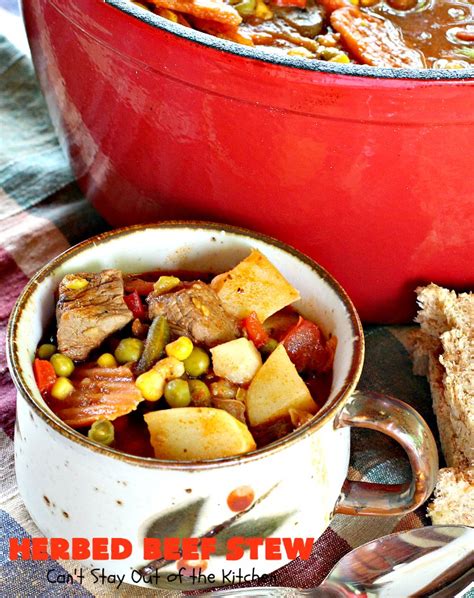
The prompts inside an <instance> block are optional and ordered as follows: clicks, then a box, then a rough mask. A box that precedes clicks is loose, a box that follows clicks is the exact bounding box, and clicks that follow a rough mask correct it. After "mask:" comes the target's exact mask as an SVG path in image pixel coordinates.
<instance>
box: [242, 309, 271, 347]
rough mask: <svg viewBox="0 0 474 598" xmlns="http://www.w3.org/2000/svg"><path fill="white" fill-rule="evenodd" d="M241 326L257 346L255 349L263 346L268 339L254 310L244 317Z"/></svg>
mask: <svg viewBox="0 0 474 598" xmlns="http://www.w3.org/2000/svg"><path fill="white" fill-rule="evenodd" d="M243 326H244V328H245V330H246V331H247V335H248V337H249V339H250V340H251V341H252V342H253V344H254V345H255V346H256V347H257V349H259V348H260V347H263V345H264V344H265V343H267V342H268V340H269V339H270V337H269V336H268V334H267V332H266V330H265V328H264V327H263V325H262V323H261V322H260V320H259V319H258V316H257V314H256V313H255V312H254V311H253V312H252V313H251V314H250V315H248V316H247V317H246V318H245V319H244V321H243Z"/></svg>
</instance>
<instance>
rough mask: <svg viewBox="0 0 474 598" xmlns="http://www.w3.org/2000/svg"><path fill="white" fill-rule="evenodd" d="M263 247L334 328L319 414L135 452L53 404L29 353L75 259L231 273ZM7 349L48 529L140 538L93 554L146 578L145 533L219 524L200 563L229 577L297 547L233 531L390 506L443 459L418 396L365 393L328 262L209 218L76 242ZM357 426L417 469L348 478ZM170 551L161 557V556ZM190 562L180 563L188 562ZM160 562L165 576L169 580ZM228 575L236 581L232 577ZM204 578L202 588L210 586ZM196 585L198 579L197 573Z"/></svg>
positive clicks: (19, 457) (44, 276)
mask: <svg viewBox="0 0 474 598" xmlns="http://www.w3.org/2000/svg"><path fill="white" fill-rule="evenodd" d="M251 248H257V249H259V250H260V251H261V252H262V253H263V254H265V255H266V256H267V257H268V258H269V259H270V261H271V262H272V263H273V264H275V265H276V267H277V268H278V269H279V270H280V271H281V272H282V274H283V275H284V276H285V277H286V278H287V279H288V280H289V282H290V283H292V284H293V285H294V286H295V287H296V288H297V289H298V290H299V291H300V293H301V297H302V298H301V300H300V301H298V302H297V304H295V307H296V308H297V309H298V311H299V312H300V313H301V314H302V315H303V316H305V317H307V318H309V319H311V320H314V321H316V322H317V323H318V325H320V326H321V327H322V329H323V331H324V332H325V333H328V332H331V333H332V334H334V335H336V336H337V339H338V345H337V350H336V355H335V360H334V372H333V384H332V389H331V393H330V396H329V398H328V400H327V402H326V404H325V405H324V407H323V408H322V409H321V410H320V412H319V413H318V414H317V415H316V417H314V418H313V420H312V421H311V422H309V423H308V424H306V425H304V426H303V427H301V428H299V429H298V430H296V431H295V432H293V433H292V434H290V435H288V436H287V437H285V438H282V439H280V440H278V441H277V442H274V443H273V444H271V445H269V446H267V447H265V448H263V449H260V450H257V451H255V452H253V453H249V454H245V455H241V456H237V457H232V458H225V459H217V460H214V461H207V462H205V461H204V462H170V461H159V460H156V459H147V458H142V457H136V456H130V455H126V454H123V453H120V452H118V451H115V450H114V449H112V448H108V447H104V446H101V445H99V444H96V443H94V442H92V441H90V440H89V439H88V438H86V437H85V436H83V435H81V434H80V433H78V432H76V431H74V430H72V429H71V428H69V427H68V426H67V425H65V424H64V423H63V422H62V421H61V420H59V419H58V417H56V416H55V415H54V414H53V413H52V412H51V411H50V410H49V408H48V407H47V406H46V404H45V402H44V400H43V398H42V397H41V395H40V393H39V391H38V389H37V387H36V384H35V380H34V376H33V371H32V360H33V357H34V354H35V349H36V346H37V344H38V342H39V340H40V339H41V336H42V334H43V330H44V328H45V326H46V325H47V324H48V323H49V322H50V321H51V319H52V318H53V314H54V291H55V289H56V288H57V285H58V283H59V281H60V280H61V278H62V277H63V276H64V275H65V274H67V273H71V272H80V271H100V270H102V269H104V268H111V267H112V268H119V269H121V270H123V271H125V272H144V271H147V270H157V269H159V270H163V271H166V270H168V271H169V270H195V271H198V272H222V271H225V270H227V269H229V268H231V267H233V266H234V265H235V264H236V263H238V262H239V261H240V260H241V259H242V258H244V257H246V256H247V255H248V253H249V251H250V249H251ZM8 357H9V365H10V370H11V373H12V377H13V379H14V381H15V384H16V386H17V388H18V413H17V422H16V435H15V453H16V473H17V478H18V486H19V489H20V493H21V495H22V497H23V499H24V502H25V504H26V507H27V508H28V510H29V512H30V514H31V516H32V518H33V520H34V521H35V523H36V524H37V525H38V527H39V528H40V530H41V531H42V532H43V534H44V535H45V536H46V537H61V538H67V539H71V538H73V537H82V538H84V537H85V538H93V537H108V538H112V537H120V538H127V539H129V540H130V541H131V542H132V544H133V552H132V554H131V556H130V557H129V558H127V559H125V560H111V561H93V560H88V561H87V562H86V563H85V564H87V565H93V566H96V567H101V568H102V567H103V568H104V569H105V571H106V572H107V573H114V574H125V575H126V580H128V581H131V582H133V583H142V584H143V585H146V584H144V582H143V581H142V582H140V581H138V575H137V574H134V577H133V578H132V577H131V575H132V570H139V569H140V568H141V567H143V566H144V565H145V564H146V561H145V560H144V558H143V538H144V537H154V536H159V537H173V536H182V537H199V538H202V537H203V536H206V534H207V536H215V537H216V539H217V541H218V545H219V546H220V547H219V549H218V553H219V554H213V555H212V556H211V557H210V558H209V559H208V561H206V563H203V568H204V567H206V571H205V573H206V574H209V573H212V572H214V573H215V574H216V576H217V579H218V580H219V577H221V571H222V570H223V569H225V570H229V569H232V568H234V569H236V568H238V569H239V570H240V571H241V572H242V573H250V572H251V571H252V569H254V570H255V571H256V572H257V574H258V575H262V574H264V573H269V572H271V571H272V570H274V569H276V568H278V567H281V566H282V565H284V564H285V563H286V562H287V561H288V559H285V558H282V559H281V560H267V559H265V558H264V557H261V558H259V559H258V560H257V561H255V560H251V559H250V558H249V555H248V553H245V555H244V556H243V557H242V558H241V559H240V560H238V561H234V562H229V561H226V560H225V558H224V556H223V553H224V552H225V551H224V550H223V549H222V545H224V544H225V542H224V540H225V539H229V538H231V537H236V536H251V537H255V536H257V537H260V536H262V537H267V536H272V537H278V538H295V537H301V538H314V539H316V538H318V537H319V536H320V535H321V534H322V533H323V531H324V530H325V529H326V528H327V526H328V525H329V523H330V520H331V517H332V515H333V513H334V512H342V513H346V514H372V515H373V514H376V515H385V514H387V515H394V514H400V513H404V512H408V511H410V510H413V509H415V508H416V507H417V506H419V505H420V504H421V503H423V502H424V501H425V500H426V499H427V497H428V496H429V495H430V493H431V492H432V489H433V486H434V480H435V477H436V471H437V451H436V446H435V443H434V439H433V437H432V435H431V433H430V431H429V429H428V427H427V425H426V424H425V422H424V421H423V420H422V419H421V417H420V416H419V415H418V414H417V413H416V412H415V411H414V410H413V409H411V408H410V407H409V406H408V405H406V404H404V403H402V402H400V401H397V400H395V399H389V398H387V397H383V396H380V395H367V394H365V395H363V394H360V393H355V394H354V391H355V388H356V385H357V382H358V379H359V376H360V373H361V369H362V364H363V357H364V339H363V333H362V328H361V324H360V321H359V318H358V316H357V313H356V311H355V309H354V306H353V305H352V303H351V301H350V299H349V298H348V297H347V295H346V293H345V292H344V290H343V289H342V288H341V287H340V286H339V284H338V283H337V282H336V281H335V280H334V279H333V278H332V277H331V276H330V275H329V274H328V273H327V272H326V271H325V270H324V269H323V268H321V267H320V266H318V265H317V264H316V263H314V262H313V261H312V260H310V259H309V258H307V257H305V256H303V255H302V254H301V253H299V252H297V251H296V250H294V249H292V248H290V247H288V246H286V245H284V244H282V243H279V242H278V241H275V240H273V239H270V238H268V237H265V236H263V235H260V234H257V233H253V232H250V231H245V230H242V229H238V228H234V227H230V226H226V225H214V224H207V223H192V222H171V223H162V224H157V225H144V226H138V227H129V228H126V229H122V230H118V231H112V232H110V233H105V234H102V235H99V236H97V237H95V238H93V239H90V240H88V241H85V242H83V243H80V244H79V245H77V246H75V247H72V248H71V249H69V250H68V251H66V252H65V253H63V254H62V255H60V256H59V257H57V258H56V259H54V260H53V261H52V262H50V263H49V264H48V265H46V266H45V267H44V268H43V269H42V270H40V271H39V272H38V273H37V274H36V276H35V277H34V278H33V279H32V280H31V281H30V282H29V284H28V285H27V287H26V288H25V290H24V291H23V293H22V295H21V297H20V298H19V300H18V302H17V304H16V306H15V308H14V310H13V312H12V315H11V320H10V325H9V333H8ZM350 426H361V427H367V428H373V429H375V430H379V431H382V432H384V433H386V434H389V435H390V436H392V437H394V438H395V439H396V440H398V442H400V444H401V445H402V446H403V447H404V449H405V450H406V452H407V453H408V456H409V459H410V462H411V466H412V470H413V479H412V481H411V483H407V484H404V485H397V486H378V485H374V484H364V483H362V482H350V481H348V480H346V476H347V471H348V464H349V456H350ZM242 487H246V490H248V493H249V496H250V500H251V504H250V505H249V506H248V508H247V509H246V510H244V511H242V512H241V513H238V514H236V513H235V512H233V511H232V510H231V509H230V508H229V505H228V498H229V495H230V494H231V493H232V492H234V491H235V490H236V489H239V488H242ZM161 564H162V563H161ZM180 564H182V563H180ZM176 569H177V564H176V563H175V562H171V563H167V564H166V565H165V567H164V568H163V569H162V570H161V571H162V576H161V580H159V581H158V585H159V586H162V587H167V588H170V587H175V588H176V589H185V588H186V587H189V585H186V582H184V583H179V582H178V580H177V581H176V583H175V584H174V585H173V584H170V583H169V582H168V581H166V572H173V571H176ZM221 581H224V582H225V581H226V580H225V579H224V580H222V579H221ZM206 585H212V584H202V585H200V586H199V587H206ZM194 587H195V586H194Z"/></svg>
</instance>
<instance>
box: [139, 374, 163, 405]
mask: <svg viewBox="0 0 474 598" xmlns="http://www.w3.org/2000/svg"><path fill="white" fill-rule="evenodd" d="M135 386H136V387H137V388H138V390H139V391H140V392H141V393H142V397H143V398H144V399H146V400H147V401H157V400H158V399H160V398H161V397H162V396H163V391H164V389H165V378H164V377H163V376H162V375H161V374H160V373H159V372H157V371H156V370H149V371H148V372H145V373H144V374H141V375H140V376H138V378H137V379H136V381H135Z"/></svg>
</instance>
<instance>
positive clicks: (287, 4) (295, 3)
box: [272, 0, 306, 8]
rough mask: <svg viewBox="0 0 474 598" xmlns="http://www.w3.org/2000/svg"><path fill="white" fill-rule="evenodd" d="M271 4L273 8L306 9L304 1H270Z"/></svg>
mask: <svg viewBox="0 0 474 598" xmlns="http://www.w3.org/2000/svg"><path fill="white" fill-rule="evenodd" d="M272 4H274V5H275V6H283V7H287V8H290V7H291V6H297V7H298V8H306V0H272Z"/></svg>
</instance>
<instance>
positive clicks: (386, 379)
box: [0, 0, 436, 598]
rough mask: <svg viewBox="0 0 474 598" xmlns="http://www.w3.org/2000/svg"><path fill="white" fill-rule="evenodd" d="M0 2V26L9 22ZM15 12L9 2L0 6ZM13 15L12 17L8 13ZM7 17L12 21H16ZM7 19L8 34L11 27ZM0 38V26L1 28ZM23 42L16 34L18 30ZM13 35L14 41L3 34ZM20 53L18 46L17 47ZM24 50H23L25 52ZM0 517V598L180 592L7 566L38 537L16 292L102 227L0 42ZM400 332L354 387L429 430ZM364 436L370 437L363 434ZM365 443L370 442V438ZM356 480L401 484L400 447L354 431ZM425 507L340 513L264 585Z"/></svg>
mask: <svg viewBox="0 0 474 598" xmlns="http://www.w3.org/2000/svg"><path fill="white" fill-rule="evenodd" d="M1 6H2V2H0V24H1V23H5V22H6V17H5V18H4V16H5V15H6V13H5V11H4V12H3V13H2V9H1ZM3 6H4V8H5V7H6V8H7V9H9V10H10V11H12V12H15V9H16V8H15V7H16V5H15V4H14V3H12V2H7V0H3ZM10 16H11V15H10ZM13 19H14V18H13ZM12 22H13V21H9V34H11V31H12V28H11V23H12ZM0 32H1V25H0ZM16 33H17V36H16V37H17V38H18V39H19V40H20V41H19V42H18V43H19V45H22V44H23V41H21V31H16ZM10 37H11V35H10ZM23 48H25V46H24V45H23ZM26 52H27V50H26ZM0 131H1V133H0V214H1V219H0V285H1V289H2V290H1V293H0V385H1V392H0V401H1V402H0V406H1V407H0V468H1V471H0V479H1V481H2V482H1V483H2V487H1V492H0V518H1V528H2V542H1V549H0V554H1V560H0V596H5V597H11V596H19V597H22V598H24V597H28V598H29V597H36V596H42V597H43V596H104V597H108V596H133V597H140V596H142V595H143V596H145V595H146V596H149V595H150V592H151V593H155V592H156V594H159V595H160V596H166V595H176V594H177V592H165V591H159V590H156V591H153V590H147V589H141V588H137V587H132V586H126V587H124V586H122V588H120V590H117V589H116V588H115V586H108V585H101V586H97V585H94V584H93V583H92V582H93V579H89V580H88V578H87V576H86V579H85V580H84V581H83V583H82V585H81V584H79V583H77V582H76V583H74V584H71V585H61V586H60V585H55V584H51V583H49V582H48V581H47V579H46V573H47V571H48V570H50V569H55V570H56V571H57V572H58V573H61V572H62V573H65V572H66V571H68V572H71V573H74V568H77V567H78V566H80V563H74V562H70V561H67V562H66V561H65V562H62V563H55V562H51V561H47V562H42V561H38V562H30V561H25V562H22V561H16V562H10V561H9V560H8V549H7V547H8V538H9V537H26V536H29V535H30V536H36V535H41V533H40V532H39V530H38V529H37V528H36V527H35V525H34V523H33V522H32V521H31V519H30V517H29V515H28V513H27V511H26V509H25V508H24V506H23V503H22V500H21V498H20V496H19V495H18V490H17V487H16V483H15V474H14V466H13V442H14V439H13V427H14V421H15V390H14V387H13V384H12V382H11V379H10V377H9V374H8V371H7V367H6V362H5V328H6V324H7V320H8V316H9V314H10V312H11V309H12V307H13V304H14V302H15V300H16V298H17V296H18V295H19V293H20V291H21V289H22V287H23V286H24V285H25V284H26V282H27V281H28V279H29V277H31V276H32V275H33V274H34V273H35V272H36V271H37V269H38V268H39V267H40V266H42V265H43V264H44V263H45V262H46V261H48V260H49V259H51V258H52V257H54V256H55V255H57V254H58V253H59V252H61V251H62V250H64V249H66V248H67V247H68V246H70V245H71V244H74V243H76V242H78V241H80V240H82V239H84V238H86V237H89V236H91V235H93V234H96V233H98V232H101V231H103V230H105V229H106V227H107V225H106V223H105V222H104V221H103V220H102V219H101V217H100V216H99V215H98V214H97V213H96V212H95V211H94V210H93V208H92V207H90V206H89V204H88V203H87V202H86V200H85V199H84V197H83V196H82V194H81V192H80V191H79V189H78V188H77V186H76V185H75V183H74V180H73V176H72V174H71V171H70V169H69V166H68V164H67V161H66V160H65V157H64V155H63V153H62V151H61V149H60V147H59V145H58V142H57V139H56V136H55V133H54V131H53V129H52V127H51V123H50V121H49V117H48V113H47V110H46V106H45V104H44V101H43V98H42V96H41V94H40V93H39V90H38V88H37V84H36V81H35V78H34V73H33V69H32V65H31V62H30V60H29V58H28V56H27V55H25V53H23V52H22V51H21V50H20V49H18V47H16V46H14V45H12V44H11V43H10V42H9V41H7V40H6V38H5V37H1V36H0ZM406 333H407V329H406V328H402V327H370V328H367V329H366V339H367V358H366V365H365V368H364V372H363V376H362V380H361V382H360V388H361V389H363V390H369V389H370V390H374V391H378V392H384V393H388V394H392V395H394V396H396V397H399V398H401V399H403V400H406V401H408V402H409V403H411V404H412V405H413V406H414V407H415V408H416V409H418V410H419V411H420V412H421V414H422V415H423V416H424V417H425V419H426V420H427V421H428V422H429V423H430V425H431V426H432V429H433V430H434V431H435V432H436V426H435V423H434V419H433V415H432V413H431V401H430V395H429V389H428V386H427V383H426V380H425V379H424V378H415V377H414V376H413V375H412V372H411V364H410V360H409V357H408V353H407V351H406V349H405V348H404V338H405V337H406ZM368 434H370V436H369V435H368ZM369 438H370V441H368V439H369ZM352 440H353V457H352V462H351V470H350V474H351V476H352V478H353V479H363V480H369V481H373V482H381V483H399V482H402V481H405V480H406V479H408V477H409V475H410V472H409V468H408V466H407V462H406V458H405V456H404V454H403V452H402V451H401V449H400V448H399V447H398V446H397V445H396V444H395V443H394V442H392V441H390V440H389V439H388V438H387V437H384V436H382V435H378V434H375V433H366V432H364V431H361V430H358V431H354V432H353V438H352ZM426 524H428V522H427V521H426V519H425V508H424V507H423V508H421V509H419V510H418V511H417V512H415V513H412V514H410V515H407V516H405V517H386V518H371V517H366V518H363V517H359V518H358V517H348V516H337V517H336V518H335V519H334V520H333V522H332V524H331V526H330V528H329V529H328V530H327V531H326V532H325V533H324V534H323V536H322V538H321V539H320V540H319V541H318V542H317V544H316V545H315V547H314V550H313V553H312V555H311V558H310V560H309V561H300V560H296V561H294V562H292V563H291V564H289V565H287V566H285V567H283V568H281V569H279V570H278V571H276V572H275V573H274V574H273V575H272V576H271V582H270V583H271V585H289V586H292V585H293V586H300V587H311V586H314V585H317V584H319V583H320V582H321V581H322V580H323V578H324V577H325V576H326V575H327V574H328V572H329V571H330V569H331V568H332V567H333V566H334V564H335V563H336V562H337V561H338V560H339V559H340V558H341V557H342V556H343V555H344V554H346V553H347V552H349V551H350V550H351V549H352V548H354V547H356V546H358V545H360V544H363V543H365V542H367V541H369V540H372V539H374V538H376V537H379V536H382V535H385V534H388V533H391V532H393V531H396V530H402V529H409V528H415V527H420V526H422V525H426Z"/></svg>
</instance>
